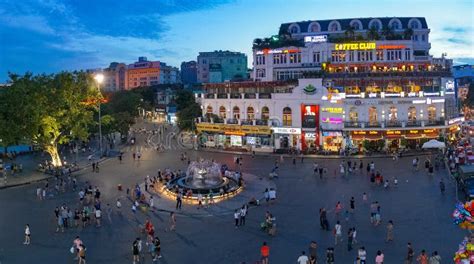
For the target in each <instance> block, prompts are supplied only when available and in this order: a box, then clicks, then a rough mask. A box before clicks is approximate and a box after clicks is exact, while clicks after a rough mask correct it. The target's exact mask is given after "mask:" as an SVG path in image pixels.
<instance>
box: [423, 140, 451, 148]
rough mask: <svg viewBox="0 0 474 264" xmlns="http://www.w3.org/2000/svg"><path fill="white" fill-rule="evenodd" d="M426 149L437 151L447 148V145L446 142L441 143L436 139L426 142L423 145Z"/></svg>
mask: <svg viewBox="0 0 474 264" xmlns="http://www.w3.org/2000/svg"><path fill="white" fill-rule="evenodd" d="M422 148H424V149H429V148H436V149H440V148H446V144H444V142H440V141H438V140H436V139H432V140H430V141H428V142H425V143H424V144H423V147H422Z"/></svg>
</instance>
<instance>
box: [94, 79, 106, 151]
mask: <svg viewBox="0 0 474 264" xmlns="http://www.w3.org/2000/svg"><path fill="white" fill-rule="evenodd" d="M94 79H95V81H96V82H97V88H98V89H99V93H100V85H101V84H102V82H103V81H104V75H103V74H102V73H99V74H96V75H95V76H94ZM100 105H101V102H100V100H99V150H100V156H99V158H100V157H102V154H103V153H102V116H101V113H100Z"/></svg>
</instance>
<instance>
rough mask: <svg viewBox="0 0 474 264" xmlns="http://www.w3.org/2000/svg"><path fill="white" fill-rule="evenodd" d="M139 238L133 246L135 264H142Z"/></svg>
mask: <svg viewBox="0 0 474 264" xmlns="http://www.w3.org/2000/svg"><path fill="white" fill-rule="evenodd" d="M138 243H139V238H138V237H137V238H136V239H135V241H133V244H132V254H133V264H137V263H138V262H140V251H139V249H138Z"/></svg>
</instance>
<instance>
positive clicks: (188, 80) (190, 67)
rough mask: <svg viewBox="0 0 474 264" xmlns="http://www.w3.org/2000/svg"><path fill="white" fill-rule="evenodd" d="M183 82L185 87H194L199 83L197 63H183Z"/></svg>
mask: <svg viewBox="0 0 474 264" xmlns="http://www.w3.org/2000/svg"><path fill="white" fill-rule="evenodd" d="M181 82H182V83H183V84H184V85H190V84H191V85H192V84H195V83H197V63H196V61H183V62H182V63H181Z"/></svg>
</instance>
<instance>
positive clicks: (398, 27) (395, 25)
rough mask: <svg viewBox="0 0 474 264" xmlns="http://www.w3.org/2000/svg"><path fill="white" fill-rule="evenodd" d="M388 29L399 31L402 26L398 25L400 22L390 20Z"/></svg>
mask: <svg viewBox="0 0 474 264" xmlns="http://www.w3.org/2000/svg"><path fill="white" fill-rule="evenodd" d="M390 28H391V29H393V30H398V29H401V28H402V26H401V25H400V22H399V21H398V20H392V21H391V23H390Z"/></svg>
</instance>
